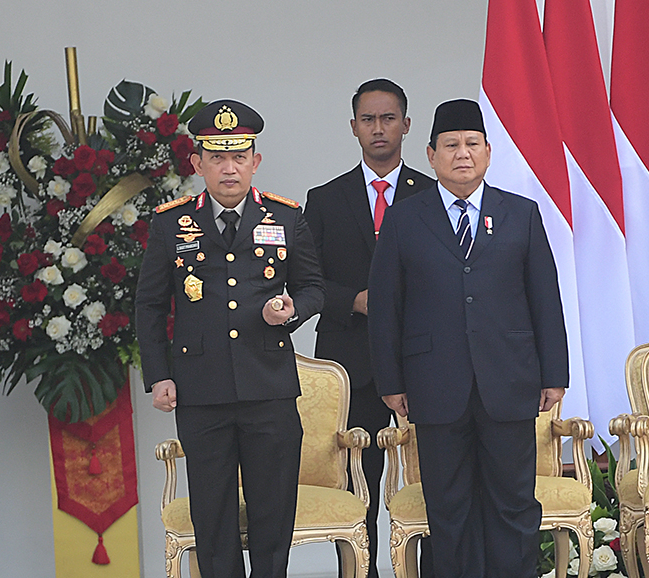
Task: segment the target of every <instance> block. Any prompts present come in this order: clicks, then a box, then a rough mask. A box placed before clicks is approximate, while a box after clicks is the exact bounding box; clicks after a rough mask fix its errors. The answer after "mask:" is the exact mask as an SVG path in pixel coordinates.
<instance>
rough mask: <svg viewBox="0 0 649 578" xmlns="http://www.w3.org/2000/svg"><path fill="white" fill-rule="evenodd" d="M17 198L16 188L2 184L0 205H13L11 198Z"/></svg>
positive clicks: (0, 187)
mask: <svg viewBox="0 0 649 578" xmlns="http://www.w3.org/2000/svg"><path fill="white" fill-rule="evenodd" d="M14 198H16V189H14V188H13V187H10V186H9V185H0V207H7V208H9V207H11V199H14Z"/></svg>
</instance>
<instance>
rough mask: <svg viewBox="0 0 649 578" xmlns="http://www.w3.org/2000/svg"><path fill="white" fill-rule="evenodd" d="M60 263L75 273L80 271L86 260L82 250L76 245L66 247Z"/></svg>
mask: <svg viewBox="0 0 649 578" xmlns="http://www.w3.org/2000/svg"><path fill="white" fill-rule="evenodd" d="M61 264H62V265H63V266H64V267H68V268H69V269H72V270H73V271H74V272H75V273H76V272H77V271H81V269H83V268H84V267H85V266H86V265H87V264H88V260H87V259H86V256H85V254H84V253H83V251H80V250H79V249H77V248H76V247H68V248H67V249H66V250H65V252H64V253H63V257H62V258H61Z"/></svg>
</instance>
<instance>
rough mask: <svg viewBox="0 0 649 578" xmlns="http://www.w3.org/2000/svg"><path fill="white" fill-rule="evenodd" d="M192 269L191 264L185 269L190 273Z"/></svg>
mask: <svg viewBox="0 0 649 578" xmlns="http://www.w3.org/2000/svg"><path fill="white" fill-rule="evenodd" d="M193 270H194V268H193V267H192V266H191V265H189V267H187V271H189V272H190V273H191V272H192V271H193Z"/></svg>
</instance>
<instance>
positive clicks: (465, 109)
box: [430, 98, 487, 143]
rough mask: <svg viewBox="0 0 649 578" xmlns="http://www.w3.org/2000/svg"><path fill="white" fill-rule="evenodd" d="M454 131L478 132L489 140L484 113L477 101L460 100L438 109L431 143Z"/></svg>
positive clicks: (444, 103) (445, 104)
mask: <svg viewBox="0 0 649 578" xmlns="http://www.w3.org/2000/svg"><path fill="white" fill-rule="evenodd" d="M453 130H476V131H478V132H481V133H483V134H484V135H485V139H486V138H487V131H486V130H485V126H484V120H483V118H482V111H481V110H480V105H479V104H478V103H477V102H476V101H475V100H467V99H464V98H459V99H457V100H449V101H447V102H443V103H442V104H440V105H439V106H438V107H437V109H436V110H435V118H434V120H433V129H432V131H431V133H430V142H431V143H432V142H435V139H436V138H437V135H438V134H440V133H442V132H449V131H453Z"/></svg>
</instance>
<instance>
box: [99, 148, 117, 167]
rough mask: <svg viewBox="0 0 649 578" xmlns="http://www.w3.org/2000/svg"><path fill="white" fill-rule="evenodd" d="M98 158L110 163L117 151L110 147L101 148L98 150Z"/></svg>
mask: <svg viewBox="0 0 649 578" xmlns="http://www.w3.org/2000/svg"><path fill="white" fill-rule="evenodd" d="M97 159H98V160H100V161H103V162H105V163H106V164H108V165H109V164H110V163H112V162H113V161H114V160H115V153H114V152H113V151H109V150H108V149H101V150H100V151H97Z"/></svg>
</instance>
